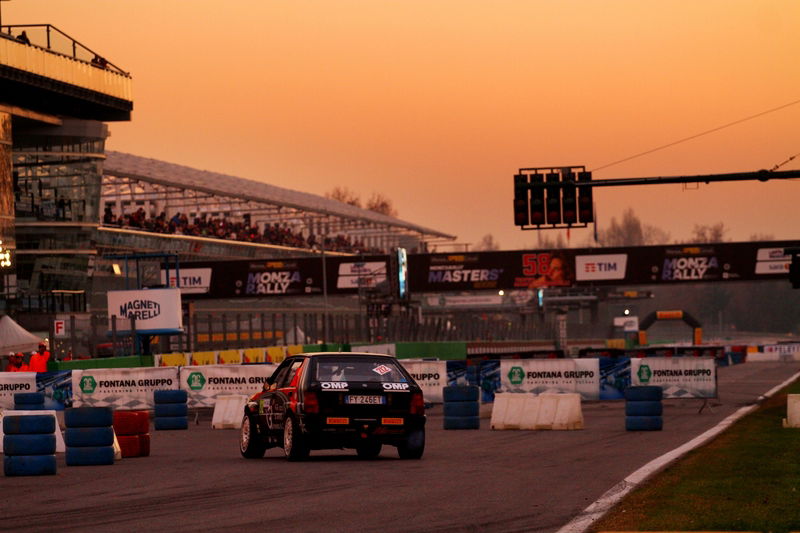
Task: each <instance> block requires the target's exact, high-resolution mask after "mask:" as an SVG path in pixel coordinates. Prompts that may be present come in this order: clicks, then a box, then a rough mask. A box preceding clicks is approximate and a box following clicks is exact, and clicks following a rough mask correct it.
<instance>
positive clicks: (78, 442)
mask: <svg viewBox="0 0 800 533" xmlns="http://www.w3.org/2000/svg"><path fill="white" fill-rule="evenodd" d="M64 444H65V445H67V446H71V447H73V448H85V447H87V446H113V445H114V428H112V427H111V426H108V427H104V428H67V429H66V430H65V431H64Z"/></svg>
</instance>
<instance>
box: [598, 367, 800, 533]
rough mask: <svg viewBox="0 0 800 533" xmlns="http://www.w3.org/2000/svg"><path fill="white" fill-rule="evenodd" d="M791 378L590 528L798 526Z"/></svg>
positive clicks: (796, 386)
mask: <svg viewBox="0 0 800 533" xmlns="http://www.w3.org/2000/svg"><path fill="white" fill-rule="evenodd" d="M787 394H800V382H798V383H793V384H792V385H790V386H788V387H787V388H786V389H784V390H782V391H781V392H779V393H778V394H775V395H774V396H773V397H772V398H769V399H768V400H766V401H764V402H763V404H762V405H760V406H759V408H758V409H757V410H756V411H754V412H753V413H750V414H749V415H747V416H745V417H744V418H743V419H741V420H739V421H738V422H736V423H735V424H734V425H733V426H732V427H730V428H728V429H727V430H726V431H724V432H723V433H721V434H720V435H719V436H718V437H717V438H716V439H714V440H713V441H712V442H710V443H708V444H706V445H705V446H702V447H700V448H698V449H696V450H693V451H691V452H689V453H688V454H686V456H684V457H683V458H681V459H679V460H678V461H676V462H675V463H673V464H672V465H670V466H669V467H667V468H665V469H664V470H663V471H661V472H659V473H658V474H656V475H655V476H654V477H652V478H651V479H650V480H649V481H648V482H646V483H645V484H644V485H643V486H641V487H638V488H637V489H635V490H633V491H632V492H631V493H630V494H629V495H628V496H627V497H625V498H624V499H623V500H622V501H621V502H619V503H618V504H617V505H616V506H615V507H613V508H612V509H611V510H610V511H609V512H608V513H607V514H606V515H605V516H604V517H603V518H601V519H600V520H598V521H597V522H595V523H594V524H592V526H591V527H590V529H589V531H590V532H591V533H596V532H598V531H764V532H770V533H788V532H790V531H800V460H799V459H800V429H784V428H783V427H782V421H783V419H784V418H785V417H786V395H787Z"/></svg>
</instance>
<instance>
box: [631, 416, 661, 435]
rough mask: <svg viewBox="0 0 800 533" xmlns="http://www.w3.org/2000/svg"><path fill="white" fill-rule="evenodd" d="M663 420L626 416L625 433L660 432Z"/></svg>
mask: <svg viewBox="0 0 800 533" xmlns="http://www.w3.org/2000/svg"><path fill="white" fill-rule="evenodd" d="M663 427H664V419H663V418H661V417H660V416H626V417H625V429H626V430H627V431H661V429H662V428H663Z"/></svg>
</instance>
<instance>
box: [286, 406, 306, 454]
mask: <svg viewBox="0 0 800 533" xmlns="http://www.w3.org/2000/svg"><path fill="white" fill-rule="evenodd" d="M308 452H309V450H308V447H307V446H306V444H305V442H304V439H303V435H302V434H301V432H300V426H299V425H298V423H297V421H296V420H295V419H294V417H293V416H291V415H287V416H286V420H285V421H284V423H283V453H284V455H286V458H287V459H289V460H290V461H301V460H303V459H305V458H306V457H308Z"/></svg>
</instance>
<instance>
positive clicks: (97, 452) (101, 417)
mask: <svg viewBox="0 0 800 533" xmlns="http://www.w3.org/2000/svg"><path fill="white" fill-rule="evenodd" d="M113 420H114V417H113V411H112V410H111V408H110V407H73V408H69V409H66V410H64V425H65V426H66V430H65V431H64V441H65V442H66V445H67V453H66V462H67V466H96V465H113V464H114V456H115V451H114V428H113V426H112V424H113Z"/></svg>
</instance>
